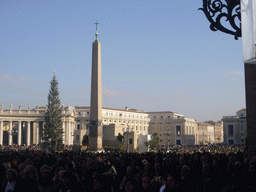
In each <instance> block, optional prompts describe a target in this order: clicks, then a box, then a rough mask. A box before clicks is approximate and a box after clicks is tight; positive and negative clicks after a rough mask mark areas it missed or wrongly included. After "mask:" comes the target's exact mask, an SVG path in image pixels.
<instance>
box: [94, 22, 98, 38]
mask: <svg viewBox="0 0 256 192" xmlns="http://www.w3.org/2000/svg"><path fill="white" fill-rule="evenodd" d="M94 24H95V25H96V32H95V36H96V40H98V35H99V34H98V25H99V23H98V22H97V21H96V23H94Z"/></svg>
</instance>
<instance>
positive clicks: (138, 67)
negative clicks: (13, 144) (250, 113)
mask: <svg viewBox="0 0 256 192" xmlns="http://www.w3.org/2000/svg"><path fill="white" fill-rule="evenodd" d="M200 7H202V0H183V1H180V0H73V1H71V0H1V1H0V17H1V26H0V39H1V42H0V43H1V45H0V62H1V65H0V92H1V96H0V101H1V104H3V105H4V108H6V109H9V107H10V104H13V108H16V109H17V108H18V105H19V104H21V105H22V108H23V109H27V105H28V104H30V106H31V108H34V107H36V105H40V106H45V105H46V103H47V95H48V92H49V88H50V83H49V82H50V81H51V79H52V76H53V71H56V77H57V80H58V82H59V91H60V99H61V103H62V104H65V105H67V104H69V105H71V106H89V105H90V98H89V97H90V80H91V55H92V53H91V51H92V42H93V41H94V40H95V35H94V34H95V25H94V23H95V22H96V21H98V22H99V26H98V32H99V41H100V42H101V47H102V85H103V106H104V107H111V108H124V107H126V106H127V107H129V108H136V109H139V110H144V111H174V112H178V113H181V114H183V115H184V116H187V117H191V118H196V119H197V120H198V121H205V120H215V121H217V120H221V118H222V117H223V116H226V115H235V112H236V111H238V110H240V109H242V108H245V86H244V65H243V61H242V43H241V39H239V40H238V41H236V40H234V37H233V36H231V35H227V34H225V33H222V32H213V31H211V30H210V29H209V22H208V20H207V19H206V17H205V15H204V13H203V12H202V11H198V8H200Z"/></svg>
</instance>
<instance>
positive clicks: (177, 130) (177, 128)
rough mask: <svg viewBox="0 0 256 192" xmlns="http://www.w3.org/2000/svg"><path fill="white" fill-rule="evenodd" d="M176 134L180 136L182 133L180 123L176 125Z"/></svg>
mask: <svg viewBox="0 0 256 192" xmlns="http://www.w3.org/2000/svg"><path fill="white" fill-rule="evenodd" d="M176 135H177V136H180V135H181V127H180V125H179V126H176Z"/></svg>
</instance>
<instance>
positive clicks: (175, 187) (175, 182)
mask: <svg viewBox="0 0 256 192" xmlns="http://www.w3.org/2000/svg"><path fill="white" fill-rule="evenodd" d="M176 191H177V192H178V191H181V184H180V177H179V176H178V175H175V174H168V175H167V178H166V181H165V184H164V185H163V186H162V187H161V188H160V190H159V192H176Z"/></svg>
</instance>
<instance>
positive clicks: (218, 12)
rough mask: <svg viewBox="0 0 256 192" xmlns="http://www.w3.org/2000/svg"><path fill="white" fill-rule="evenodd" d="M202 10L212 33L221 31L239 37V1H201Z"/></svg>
mask: <svg viewBox="0 0 256 192" xmlns="http://www.w3.org/2000/svg"><path fill="white" fill-rule="evenodd" d="M199 10H202V11H203V12H204V14H205V16H206V17H207V19H208V20H209V21H210V23H211V24H210V29H211V30H212V31H218V30H219V31H222V32H224V33H228V34H231V35H234V38H235V39H236V40H237V39H238V37H241V13H240V0H203V8H199Z"/></svg>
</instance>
